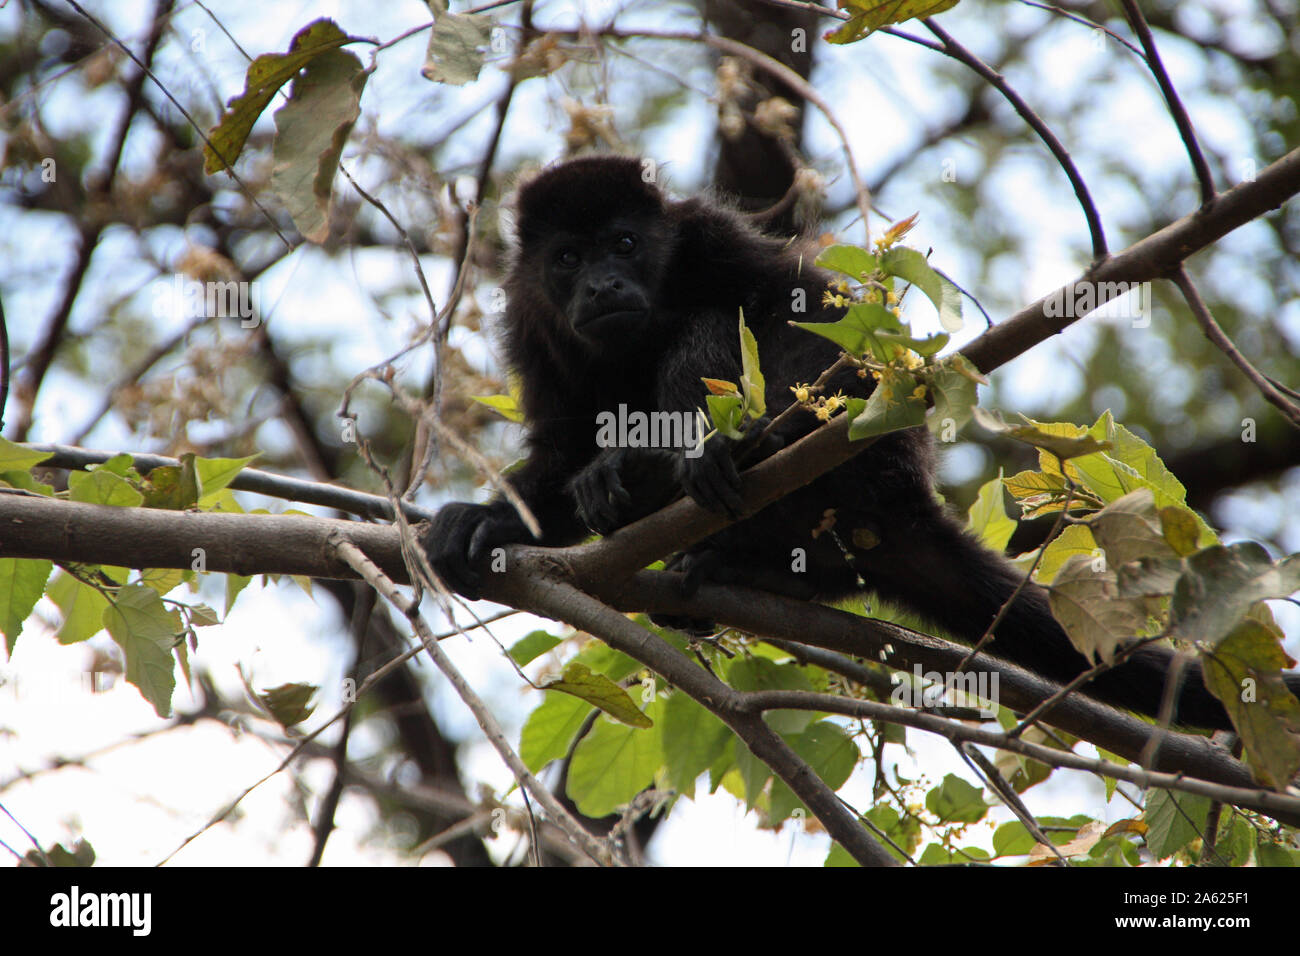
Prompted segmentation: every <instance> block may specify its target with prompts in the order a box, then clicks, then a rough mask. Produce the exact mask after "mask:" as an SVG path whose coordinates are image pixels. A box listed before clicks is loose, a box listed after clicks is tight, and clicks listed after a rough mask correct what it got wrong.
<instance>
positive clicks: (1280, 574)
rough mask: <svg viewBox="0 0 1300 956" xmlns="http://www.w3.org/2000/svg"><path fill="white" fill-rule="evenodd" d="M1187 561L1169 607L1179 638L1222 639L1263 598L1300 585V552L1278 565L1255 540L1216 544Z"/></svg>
mask: <svg viewBox="0 0 1300 956" xmlns="http://www.w3.org/2000/svg"><path fill="white" fill-rule="evenodd" d="M1183 562H1184V566H1185V567H1186V570H1185V571H1184V572H1183V575H1182V577H1181V578H1180V579H1179V581H1178V584H1177V585H1176V586H1175V587H1174V596H1173V601H1172V602H1171V604H1170V606H1169V619H1170V623H1171V624H1172V629H1171V635H1172V636H1173V637H1175V638H1177V639H1179V640H1185V641H1200V642H1203V643H1207V644H1210V645H1214V644H1217V643H1218V642H1219V641H1220V640H1222V639H1223V638H1224V637H1225V636H1226V635H1227V634H1228V633H1229V632H1230V631H1232V630H1233V629H1234V628H1235V627H1236V626H1237V625H1238V623H1239V622H1240V621H1241V620H1242V619H1243V618H1245V616H1246V613H1247V612H1248V611H1249V610H1250V609H1251V607H1252V606H1253V605H1254V604H1256V603H1257V602H1259V601H1264V600H1267V599H1269V598H1284V597H1288V596H1290V595H1291V594H1294V593H1295V592H1296V591H1298V590H1300V555H1291V556H1290V557H1288V558H1283V559H1282V560H1281V561H1278V562H1277V564H1274V563H1273V561H1272V560H1271V559H1270V558H1269V556H1268V552H1267V551H1265V550H1264V548H1263V547H1262V546H1260V545H1258V544H1256V543H1255V542H1253V541H1241V542H1238V543H1237V544H1232V545H1228V546H1227V547H1224V546H1223V545H1217V544H1216V545H1214V546H1213V547H1209V548H1206V549H1205V550H1204V551H1198V552H1197V553H1196V554H1193V555H1191V556H1190V557H1187V558H1184V559H1183Z"/></svg>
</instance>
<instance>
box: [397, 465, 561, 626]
mask: <svg viewBox="0 0 1300 956" xmlns="http://www.w3.org/2000/svg"><path fill="white" fill-rule="evenodd" d="M532 444H533V454H532V455H531V456H530V457H529V458H528V460H527V461H526V462H524V464H523V465H522V466H521V467H520V468H519V469H518V470H517V471H515V472H513V473H512V474H510V475H508V476H507V477H506V480H507V481H508V482H510V484H511V486H512V487H513V488H514V489H515V491H516V492H518V493H519V496H520V497H521V498H522V499H523V500H524V503H525V504H527V505H528V508H529V510H530V511H532V513H533V515H534V517H536V518H537V521H538V523H539V524H540V525H541V527H542V536H541V538H540V539H535V538H534V537H533V535H532V532H530V531H529V530H528V526H527V525H525V524H524V521H523V519H522V518H521V517H520V516H519V512H518V511H517V510H516V508H515V506H514V505H513V504H511V503H510V502H509V501H508V500H507V499H506V498H505V497H503V496H500V495H498V496H497V497H495V498H494V499H493V500H492V501H490V502H488V503H487V504H482V505H476V504H464V503H455V504H449V505H444V506H443V508H442V509H441V510H440V511H439V512H438V514H437V515H435V516H434V519H433V522H432V524H431V525H430V526H429V529H428V530H427V531H426V532H425V533H424V535H423V536H422V538H421V542H422V544H423V545H424V549H425V551H426V552H427V553H428V556H429V562H430V564H431V565H432V566H433V569H434V571H436V572H437V573H438V576H439V577H440V578H442V580H443V581H444V582H445V583H446V584H447V586H448V587H450V588H452V589H454V590H456V591H458V592H459V593H461V594H463V595H464V596H465V597H467V598H470V599H472V600H477V599H478V597H479V595H480V594H481V593H482V584H483V577H482V575H483V572H484V570H485V569H486V567H487V565H486V564H485V562H486V561H488V560H489V559H490V558H491V557H492V551H493V549H495V548H499V547H502V546H504V545H507V544H521V543H526V542H533V543H536V544H540V545H543V546H546V547H560V546H562V545H566V544H573V543H574V542H575V541H579V540H581V539H582V538H583V537H585V535H586V528H585V527H584V526H583V524H582V522H581V521H580V520H579V518H578V516H577V514H576V512H575V508H574V504H573V499H572V498H571V497H570V495H569V492H568V490H567V480H568V478H569V475H570V474H571V472H572V470H573V465H572V463H571V458H570V457H568V456H566V455H565V454H563V452H562V451H561V450H560V449H557V448H556V447H555V446H554V445H548V444H547V443H546V442H545V441H544V440H543V441H539V440H534V441H533V442H532Z"/></svg>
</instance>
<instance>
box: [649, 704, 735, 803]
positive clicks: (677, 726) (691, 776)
mask: <svg viewBox="0 0 1300 956" xmlns="http://www.w3.org/2000/svg"><path fill="white" fill-rule="evenodd" d="M661 732H662V738H663V752H664V769H665V770H666V771H667V775H668V783H669V785H670V786H671V787H672V788H673V789H674V790H676V791H677V792H678V793H681V794H683V795H685V796H692V795H693V794H694V792H695V780H696V778H697V777H699V775H700V774H702V773H704V771H706V770H708V769H709V768H710V767H712V766H713V764H714V763H715V762H716V761H717V760H718V758H719V757H721V756H722V755H723V753H725V751H726V749H727V741H728V740H729V739H731V730H730V729H729V728H728V727H727V725H726V724H724V723H723V722H722V721H720V720H718V718H717V717H714V716H713V714H711V713H709V712H708V711H707V710H705V709H704V708H703V707H702V706H700V705H699V704H698V703H696V702H695V701H694V700H692V699H691V698H690V696H688V695H687V694H684V693H681V692H678V693H675V694H672V695H670V696H669V697H668V700H667V703H665V704H664V712H663V724H662V727H661Z"/></svg>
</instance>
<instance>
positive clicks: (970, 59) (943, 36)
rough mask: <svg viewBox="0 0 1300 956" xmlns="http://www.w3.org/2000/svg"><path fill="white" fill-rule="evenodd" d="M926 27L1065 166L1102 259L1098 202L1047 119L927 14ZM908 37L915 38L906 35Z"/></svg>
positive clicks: (1103, 238) (1095, 254)
mask: <svg viewBox="0 0 1300 956" xmlns="http://www.w3.org/2000/svg"><path fill="white" fill-rule="evenodd" d="M922 22H923V23H924V24H925V27H926V29H928V30H929V31H930V32H931V33H933V34H934V35H935V36H936V37H938V38H939V40H940V42H941V43H942V44H943V48H942V52H943V53H944V54H945V55H947V56H950V57H952V58H953V59H955V60H957V61H958V62H959V63H964V64H966V65H967V66H968V67H970V68H971V69H972V70H974V71H975V72H976V73H978V74H979V75H980V76H982V77H983V78H984V79H985V80H986V81H987V82H988V83H989V85H990V86H992V87H993V88H994V89H995V90H997V91H998V92H999V93H1001V94H1002V95H1003V96H1004V97H1005V98H1006V100H1007V102H1009V103H1010V104H1011V105H1012V106H1013V107H1014V108H1015V111H1016V112H1017V113H1019V114H1020V117H1021V118H1022V119H1023V120H1024V121H1025V122H1026V123H1028V124H1029V126H1030V128H1031V129H1032V130H1033V131H1034V132H1035V133H1037V134H1038V137H1039V139H1041V140H1042V141H1043V142H1044V143H1045V144H1046V146H1047V148H1048V149H1049V150H1051V152H1052V155H1053V156H1055V157H1056V161H1057V163H1059V164H1060V166H1061V168H1062V169H1063V170H1065V175H1066V176H1067V177H1068V178H1069V180H1070V185H1071V186H1073V187H1074V195H1075V196H1076V197H1078V200H1079V205H1080V206H1081V207H1082V208H1083V215H1084V218H1085V219H1087V220H1088V232H1089V233H1091V235H1092V258H1093V260H1094V261H1097V260H1100V259H1104V258H1105V257H1106V255H1107V254H1108V251H1107V248H1106V233H1105V231H1104V230H1103V228H1102V225H1101V214H1100V213H1098V212H1097V206H1096V204H1095V203H1094V202H1093V200H1092V194H1091V193H1090V192H1089V191H1088V186H1087V184H1086V183H1085V182H1084V181H1083V176H1082V175H1080V173H1079V170H1078V167H1076V166H1075V165H1074V159H1073V158H1071V156H1070V153H1069V151H1068V150H1066V148H1065V147H1064V146H1063V145H1061V141H1060V140H1058V139H1057V138H1056V134H1055V133H1053V132H1052V131H1051V129H1050V128H1049V127H1048V125H1047V124H1046V123H1044V122H1043V120H1042V119H1041V118H1040V117H1039V116H1038V114H1037V113H1035V112H1034V111H1033V109H1032V108H1031V107H1030V106H1029V104H1028V103H1027V102H1025V100H1024V98H1023V97H1022V96H1021V95H1020V94H1019V93H1017V92H1016V91H1015V90H1014V89H1013V88H1012V87H1011V85H1010V84H1009V83H1007V81H1006V79H1004V78H1003V77H1002V75H1001V74H999V73H997V72H996V71H995V70H993V69H992V68H991V67H990V66H989V65H988V64H986V63H985V62H984V61H983V60H981V59H980V58H979V57H978V56H976V55H975V54H974V53H972V52H971V51H970V50H968V49H966V48H965V47H964V46H962V45H961V44H960V43H958V42H957V41H956V40H954V39H953V38H952V37H951V36H949V35H948V33H947V31H945V30H944V29H943V27H941V26H939V24H937V23H935V22H934V20H933V19H931V18H929V17H927V18H926V19H925V20H923V21H922ZM909 39H915V38H911V37H909Z"/></svg>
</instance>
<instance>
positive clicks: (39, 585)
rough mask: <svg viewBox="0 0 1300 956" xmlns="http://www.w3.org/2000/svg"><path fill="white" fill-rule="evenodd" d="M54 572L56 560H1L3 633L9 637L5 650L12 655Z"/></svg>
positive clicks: (1, 631)
mask: <svg viewBox="0 0 1300 956" xmlns="http://www.w3.org/2000/svg"><path fill="white" fill-rule="evenodd" d="M52 570H54V563H53V562H52V561H44V560H35V559H31V560H29V559H22V558H0V633H3V634H4V636H5V651H6V653H8V654H9V655H12V654H13V652H14V645H15V644H17V643H18V635H19V634H21V633H22V630H23V622H24V621H26V620H27V618H28V617H29V616H30V615H31V613H32V608H34V607H35V606H36V602H37V601H39V600H40V599H41V593H42V592H43V591H44V590H45V582H46V581H48V580H49V579H50V572H51V571H52Z"/></svg>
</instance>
